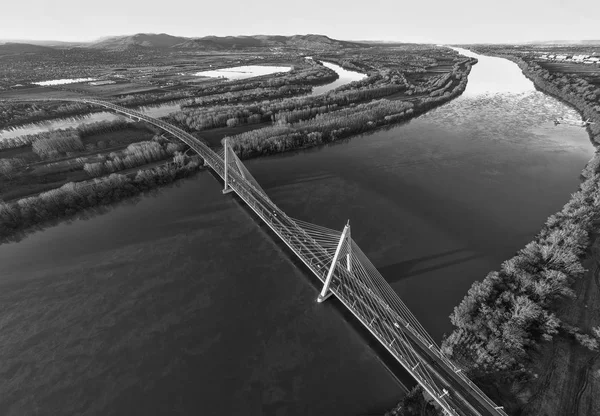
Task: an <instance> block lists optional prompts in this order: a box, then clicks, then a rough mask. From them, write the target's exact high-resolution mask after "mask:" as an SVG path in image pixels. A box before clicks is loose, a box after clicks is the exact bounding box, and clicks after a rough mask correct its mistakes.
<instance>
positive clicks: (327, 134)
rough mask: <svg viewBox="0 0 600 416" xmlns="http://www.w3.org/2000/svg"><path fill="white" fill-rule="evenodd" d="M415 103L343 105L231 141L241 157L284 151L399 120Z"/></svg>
mask: <svg viewBox="0 0 600 416" xmlns="http://www.w3.org/2000/svg"><path fill="white" fill-rule="evenodd" d="M412 111H413V110H412V104H410V103H406V102H402V101H389V100H377V101H372V102H369V103H365V104H359V105H357V106H354V107H348V108H343V109H340V110H337V111H333V112H330V113H326V114H318V115H317V116H316V117H314V118H313V119H309V120H303V121H300V122H297V123H293V124H283V125H273V126H269V127H265V128H262V129H258V130H252V131H249V132H245V133H242V134H239V135H237V136H233V137H232V138H231V140H230V143H231V145H232V147H233V149H234V150H235V151H236V153H237V154H239V155H240V157H241V158H249V157H254V156H259V155H263V154H269V153H277V152H283V151H286V150H290V149H295V148H299V147H304V146H314V145H317V144H321V143H326V142H329V141H335V140H338V139H341V138H344V137H348V136H350V135H352V134H358V133H361V132H364V131H367V130H370V129H373V128H375V127H376V126H377V125H382V124H388V123H392V122H397V121H399V120H401V119H404V118H406V117H408V116H410V114H412Z"/></svg>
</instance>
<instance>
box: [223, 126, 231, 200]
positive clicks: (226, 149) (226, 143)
mask: <svg viewBox="0 0 600 416" xmlns="http://www.w3.org/2000/svg"><path fill="white" fill-rule="evenodd" d="M223 150H224V152H223V153H224V155H225V167H224V169H225V173H224V175H223V176H224V179H223V180H224V181H225V185H224V186H223V193H224V194H228V193H229V192H231V191H233V189H231V187H230V186H229V139H227V138H226V139H224V140H223Z"/></svg>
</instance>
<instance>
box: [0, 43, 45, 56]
mask: <svg viewBox="0 0 600 416" xmlns="http://www.w3.org/2000/svg"><path fill="white" fill-rule="evenodd" d="M54 51H55V49H54V48H50V47H48V46H39V45H30V44H28V43H16V42H7V43H4V44H0V55H14V54H21V53H43V52H54Z"/></svg>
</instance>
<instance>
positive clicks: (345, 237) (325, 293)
mask: <svg viewBox="0 0 600 416" xmlns="http://www.w3.org/2000/svg"><path fill="white" fill-rule="evenodd" d="M344 243H347V247H348V254H346V268H347V270H348V271H350V272H351V271H352V258H351V256H350V254H351V251H350V250H351V247H352V241H351V240H350V220H348V223H347V224H346V226H345V227H344V230H343V231H342V236H341V237H340V242H339V243H338V245H337V248H336V249H335V254H334V255H333V260H332V261H331V266H329V272H328V273H327V277H326V278H325V284H324V285H323V289H322V290H321V293H319V296H318V297H317V302H319V303H321V302H323V301H324V300H326V299H327V298H328V297H329V296H331V291H329V286H330V285H331V281H332V280H333V272H334V271H335V267H336V266H337V263H338V259H339V257H340V253H341V251H342V247H343V246H344Z"/></svg>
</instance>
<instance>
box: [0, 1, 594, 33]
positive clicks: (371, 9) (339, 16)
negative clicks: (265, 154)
mask: <svg viewBox="0 0 600 416" xmlns="http://www.w3.org/2000/svg"><path fill="white" fill-rule="evenodd" d="M0 19H1V20H0V39H39V40H43V39H52V40H68V41H85V40H93V39H96V38H99V37H103V36H109V35H122V34H134V33H139V32H145V33H161V32H165V33H169V34H172V35H178V36H192V37H200V36H206V35H219V36H223V35H252V34H280V35H292V34H305V33H319V34H326V35H328V36H330V37H333V38H338V39H354V40H361V39H369V40H397V41H407V42H439V43H441V42H443V43H460V42H465V43H468V42H518V41H533V40H557V39H600V28H599V25H598V23H599V22H600V0H493V1H490V0H410V1H406V0H366V1H365V0H363V1H356V0H301V1H290V0H287V1H286V0H283V1H282V0H224V1H223V0H221V1H209V0H164V1H157V0H103V1H101V2H86V1H81V0H6V1H3V4H2V7H1V8H0Z"/></svg>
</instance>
